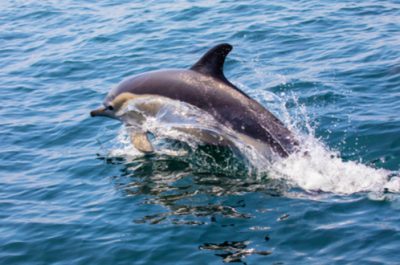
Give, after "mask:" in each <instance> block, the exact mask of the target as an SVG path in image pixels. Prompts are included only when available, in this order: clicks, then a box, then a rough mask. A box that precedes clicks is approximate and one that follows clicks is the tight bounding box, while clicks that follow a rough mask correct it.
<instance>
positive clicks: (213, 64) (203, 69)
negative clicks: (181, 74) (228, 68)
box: [190, 43, 232, 83]
mask: <svg viewBox="0 0 400 265" xmlns="http://www.w3.org/2000/svg"><path fill="white" fill-rule="evenodd" d="M231 50H232V45H230V44H228V43H222V44H219V45H217V46H215V47H213V48H211V49H210V50H209V51H208V52H206V54H204V55H203V57H201V58H200V60H198V61H197V63H195V64H194V65H193V66H192V67H191V68H190V69H191V70H193V71H196V72H200V73H202V74H205V75H210V76H212V77H215V78H218V79H220V80H222V81H225V82H228V80H227V79H226V78H225V76H224V72H223V68H224V62H225V58H226V56H227V55H228V53H229V52H230V51H231ZM228 83H229V82H228Z"/></svg>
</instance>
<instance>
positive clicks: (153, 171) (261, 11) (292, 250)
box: [0, 0, 400, 264]
mask: <svg viewBox="0 0 400 265" xmlns="http://www.w3.org/2000/svg"><path fill="white" fill-rule="evenodd" d="M399 22H400V3H399V2H398V1H376V0H375V1H358V2H355V1H339V2H335V3H333V2H328V1H281V2H276V3H265V1H247V2H246V3H242V4H240V3H234V2H229V1H220V2H209V1H203V2H200V1H198V2H187V1H178V2H176V3H174V4H171V3H169V2H161V1H154V2H146V3H141V2H136V3H130V2H128V1H127V2H125V3H124V2H122V1H114V0H108V1H102V2H101V3H98V2H94V1H63V2H57V1H2V2H1V3H0V58H1V60H0V67H1V68H0V69H1V71H0V87H1V89H2V93H1V96H0V99H1V105H0V115H1V120H0V124H1V126H0V137H1V142H0V158H1V166H0V168H1V179H0V212H1V213H0V248H1V251H0V263H1V264H160V263H164V264H222V263H223V262H234V261H238V262H242V263H246V264H349V263H352V264H398V263H399V260H400V254H399V252H398V246H399V244H400V233H399V232H400V217H399V211H400V197H399V191H400V184H399V179H398V176H399V169H400V115H399V113H400V106H399V104H398V102H400V59H399V58H400V48H399V47H400V46H399V43H400V42H399V33H400V23H399ZM220 42H229V43H231V44H233V46H234V50H233V52H232V53H231V54H230V55H229V57H228V60H227V62H226V67H225V72H226V76H227V77H228V78H229V79H230V80H231V81H232V82H233V83H235V84H237V85H238V86H239V87H241V88H242V89H243V90H244V91H246V92H247V93H248V94H249V95H251V96H252V97H253V98H255V99H257V100H258V101H260V102H261V103H262V104H263V105H265V106H266V107H268V108H269V109H270V110H271V111H272V112H274V114H276V115H277V116H278V117H280V118H281V119H282V120H283V121H284V122H285V123H286V124H287V126H288V127H290V128H291V129H292V130H293V131H294V132H296V134H297V135H298V136H299V137H300V138H301V143H302V146H303V148H304V149H306V150H307V151H308V152H309V154H310V155H309V156H308V157H304V156H300V155H294V156H291V157H289V158H288V159H285V160H280V161H277V162H275V163H273V164H270V163H264V162H265V161H264V160H263V159H261V158H260V157H259V156H257V154H256V153H254V152H252V150H245V149H244V147H242V146H239V148H238V149H239V150H240V151H242V152H239V153H238V152H237V151H235V150H229V149H226V148H225V149H224V148H216V147H211V146H204V145H200V146H199V145H197V144H195V143H194V141H193V140H194V139H190V138H189V139H187V142H176V141H172V140H165V139H163V136H171V135H173V134H174V133H176V132H175V131H173V130H172V129H171V126H170V125H171V124H170V123H168V122H167V123H165V122H164V123H160V120H157V119H155V120H154V119H153V120H149V122H148V123H147V124H146V126H153V127H152V128H153V129H154V130H155V132H156V135H155V136H154V137H155V138H154V139H153V140H154V142H155V143H156V146H157V154H156V155H153V156H148V157H143V156H141V155H139V153H138V152H136V151H135V150H133V149H132V147H131V146H130V144H129V142H128V141H127V134H126V131H125V129H123V128H122V126H121V124H120V123H118V122H116V121H113V120H110V119H106V118H104V119H100V118H98V119H94V118H90V117H89V111H90V110H91V109H93V108H95V107H97V106H98V105H99V104H100V103H101V102H102V100H103V98H104V96H105V94H106V93H107V92H108V90H109V89H110V88H111V87H112V86H114V85H116V84H117V83H118V82H119V81H120V80H122V79H123V78H125V77H127V76H129V75H132V74H137V73H141V72H144V71H148V70H155V69H162V68H187V67H189V66H190V65H191V64H192V63H194V62H195V61H196V60H197V59H198V58H199V56H200V55H201V54H202V53H203V52H205V51H206V50H207V49H208V48H210V47H211V46H213V45H214V44H217V43H220ZM185 117H188V116H185ZM189 117H191V116H190V115H189ZM157 124H159V125H160V126H155V125H157ZM157 128H158V131H157ZM157 132H158V134H157ZM164 138H165V137H164Z"/></svg>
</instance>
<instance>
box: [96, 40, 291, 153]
mask: <svg viewBox="0 0 400 265" xmlns="http://www.w3.org/2000/svg"><path fill="white" fill-rule="evenodd" d="M231 50H232V46H231V45H230V44H226V43H224V44H219V45H217V46H215V47H213V48H212V49H210V50H209V51H208V52H207V53H206V54H204V55H203V57H201V58H200V60H199V61H198V62H196V63H195V64H194V65H193V66H192V67H191V68H190V69H188V70H185V69H172V70H160V71H153V72H146V73H143V74H140V75H136V76H133V77H129V78H128V79H125V80H124V81H122V82H121V83H120V84H119V85H118V86H116V87H115V88H113V89H111V91H110V92H109V93H108V95H107V97H106V98H105V100H104V103H103V104H104V107H102V108H99V109H97V110H94V111H92V112H91V113H90V114H91V116H108V117H112V118H116V116H115V114H116V113H117V112H118V110H119V109H120V108H121V107H122V106H123V105H124V103H126V102H127V101H129V100H131V99H134V98H136V97H143V96H161V97H166V98H169V99H172V100H178V101H182V102H185V103H188V104H191V105H194V106H196V107H197V108H200V109H202V110H204V111H206V112H207V113H209V114H210V115H212V116H213V117H214V118H215V119H216V120H217V121H218V122H220V123H222V124H223V125H225V126H227V127H229V128H231V129H233V130H234V131H236V132H238V133H240V134H241V135H245V136H246V137H249V138H252V139H254V140H255V141H256V142H260V143H263V144H266V145H268V146H269V147H270V148H271V149H272V150H273V151H274V152H275V153H276V154H278V155H280V156H282V157H286V156H288V155H289V154H290V153H292V152H294V151H295V150H296V149H297V148H296V147H297V145H298V142H297V140H296V139H295V137H294V136H293V134H292V133H291V132H290V131H289V130H288V129H287V128H286V127H285V126H284V124H283V123H282V122H281V121H280V120H279V119H278V118H276V117H275V116H274V115H273V114H272V113H271V112H269V111H268V110H267V109H265V108H264V107H263V106H262V105H261V104H259V103H258V102H257V101H255V100H253V99H252V98H250V97H249V96H248V95H247V94H246V93H244V92H243V91H241V90H240V89H239V88H237V87H236V86H234V85H233V84H232V83H231V82H229V81H228V80H227V79H226V77H225V76H224V73H223V66H224V62H225V58H226V56H227V55H228V53H229V52H230V51H231ZM133 135H134V136H133V139H132V142H133V143H134V144H135V147H137V148H138V149H139V150H141V151H143V152H151V151H152V146H151V144H149V143H148V141H146V140H142V141H141V140H140V139H147V138H146V137H145V132H143V133H142V134H140V133H137V132H136V133H134V134H133ZM138 139H139V140H138Z"/></svg>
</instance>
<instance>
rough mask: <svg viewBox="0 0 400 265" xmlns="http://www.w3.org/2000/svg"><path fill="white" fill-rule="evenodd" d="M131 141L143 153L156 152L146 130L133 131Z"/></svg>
mask: <svg viewBox="0 0 400 265" xmlns="http://www.w3.org/2000/svg"><path fill="white" fill-rule="evenodd" d="M131 142H132V144H133V146H134V147H135V148H136V149H137V150H139V151H140V152H142V153H145V154H149V153H153V152H154V148H153V146H152V144H151V143H150V141H149V138H148V137H147V133H146V132H133V133H132V134H131Z"/></svg>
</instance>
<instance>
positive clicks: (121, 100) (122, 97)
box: [112, 92, 138, 111]
mask: <svg viewBox="0 0 400 265" xmlns="http://www.w3.org/2000/svg"><path fill="white" fill-rule="evenodd" d="M137 97H138V95H136V94H133V93H129V92H124V93H121V94H119V95H118V96H117V97H116V98H115V99H114V100H113V101H112V105H113V107H114V109H115V110H116V111H118V110H119V109H120V108H121V107H122V106H123V105H124V104H125V103H126V102H127V101H128V100H131V99H134V98H137Z"/></svg>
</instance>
